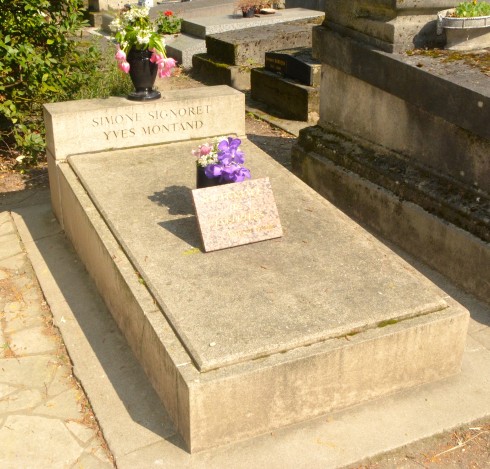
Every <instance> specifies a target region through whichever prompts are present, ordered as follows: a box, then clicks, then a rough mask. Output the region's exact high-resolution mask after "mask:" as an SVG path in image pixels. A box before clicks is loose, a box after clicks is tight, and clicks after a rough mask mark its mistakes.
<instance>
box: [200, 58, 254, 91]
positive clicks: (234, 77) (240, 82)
mask: <svg viewBox="0 0 490 469" xmlns="http://www.w3.org/2000/svg"><path fill="white" fill-rule="evenodd" d="M192 72H193V73H195V74H196V75H197V76H199V77H200V79H201V80H202V81H203V82H205V83H207V84H211V85H228V86H231V87H232V88H235V89H236V90H240V91H245V90H248V89H250V71H249V70H248V69H245V68H244V67H239V66H237V65H228V64H224V63H221V62H217V61H215V60H213V58H212V57H210V56H209V55H208V54H196V55H194V56H193V57H192Z"/></svg>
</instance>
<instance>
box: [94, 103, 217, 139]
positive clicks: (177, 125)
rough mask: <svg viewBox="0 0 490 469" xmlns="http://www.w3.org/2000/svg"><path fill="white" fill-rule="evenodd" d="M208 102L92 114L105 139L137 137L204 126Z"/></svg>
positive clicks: (95, 124) (208, 110)
mask: <svg viewBox="0 0 490 469" xmlns="http://www.w3.org/2000/svg"><path fill="white" fill-rule="evenodd" d="M210 112H211V106H210V105H209V104H205V105H200V106H187V107H180V108H168V109H154V110H151V111H146V112H133V113H123V114H115V115H110V116H98V117H93V118H92V120H91V123H90V124H91V127H92V128H94V129H96V130H99V131H100V132H101V133H102V136H103V137H102V138H103V139H104V140H123V139H131V138H133V137H137V136H141V135H142V136H150V135H158V134H163V133H172V132H184V131H187V130H198V129H201V128H202V127H203V126H204V125H205V118H206V115H207V114H209V113H210Z"/></svg>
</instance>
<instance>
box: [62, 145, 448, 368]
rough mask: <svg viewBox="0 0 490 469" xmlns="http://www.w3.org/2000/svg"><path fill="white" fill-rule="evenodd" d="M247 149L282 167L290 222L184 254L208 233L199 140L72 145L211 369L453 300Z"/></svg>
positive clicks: (258, 171) (282, 195)
mask: <svg viewBox="0 0 490 469" xmlns="http://www.w3.org/2000/svg"><path fill="white" fill-rule="evenodd" d="M243 150H244V151H245V154H246V161H247V166H248V167H249V168H250V169H251V172H252V174H253V177H270V180H271V184H272V185H273V187H274V188H275V189H274V195H275V198H276V203H277V205H278V210H279V215H280V217H281V220H282V224H283V227H284V232H285V234H284V236H283V237H282V238H279V239H277V240H275V241H268V242H263V243H258V244H254V245H247V246H241V247H237V248H234V249H231V250H227V251H217V252H214V253H208V254H205V255H204V254H202V255H194V256H185V255H183V254H184V252H186V251H187V250H189V249H195V248H199V247H200V245H201V243H200V235H199V228H198V226H197V220H196V218H195V216H194V209H193V206H192V200H191V193H190V190H191V188H193V187H194V184H193V181H194V157H193V155H192V154H191V146H189V145H187V146H186V145H183V146H182V147H181V148H180V151H178V150H177V149H176V148H175V146H174V147H173V148H172V147H170V148H169V147H162V148H158V149H156V148H153V149H148V150H142V149H140V150H139V151H138V156H137V160H136V159H135V158H136V155H135V154H134V151H131V150H123V151H114V152H111V153H110V154H106V153H104V154H100V155H94V154H90V155H87V156H83V155H78V156H74V157H70V158H71V159H70V164H71V166H72V167H73V168H74V170H75V172H76V174H77V176H78V177H79V178H80V180H81V181H82V183H83V185H84V186H85V188H86V189H87V191H88V193H89V195H90V197H91V198H92V200H93V201H94V202H95V204H96V206H97V207H98V209H99V210H100V212H101V213H102V214H103V215H104V218H105V220H106V221H107V223H108V224H109V226H110V227H111V230H112V231H113V233H115V235H116V238H117V239H118V241H119V242H120V243H121V245H122V246H124V248H125V250H126V252H127V253H128V255H129V257H130V259H131V260H132V262H133V264H134V265H135V267H136V268H137V270H138V272H139V274H140V275H141V277H142V278H143V279H144V281H145V283H146V284H147V285H148V287H149V288H150V290H151V291H152V294H153V295H154V297H155V298H156V299H157V300H158V301H159V302H160V304H161V305H165V306H164V307H163V309H164V311H165V314H166V315H167V317H169V319H170V321H171V324H172V326H173V327H174V328H175V330H176V331H177V333H178V335H179V337H180V339H181V340H182V341H183V342H184V344H185V348H186V349H187V350H189V351H190V352H191V355H192V358H193V361H194V362H195V363H196V364H197V365H198V368H199V370H200V371H203V372H204V371H209V370H212V369H215V368H220V367H223V366H226V365H229V364H232V363H237V362H242V361H244V360H250V359H255V358H258V357H260V356H263V355H264V354H270V353H277V352H281V351H286V350H290V349H292V348H294V347H298V346H304V345H308V344H312V343H315V342H318V341H321V340H326V339H328V338H331V337H338V336H342V335H345V334H349V333H352V332H353V331H357V330H362V329H365V328H368V327H375V326H376V325H377V324H379V323H382V322H384V321H397V320H401V319H405V318H407V317H410V316H415V315H420V314H429V313H431V312H434V311H438V310H441V309H445V308H447V304H446V302H445V301H444V299H443V298H442V297H441V295H440V292H438V291H437V289H436V288H435V287H434V286H432V285H430V283H429V282H428V281H424V279H421V278H417V276H416V275H414V273H413V272H410V271H409V270H408V269H406V268H403V267H402V266H401V265H397V264H398V259H397V258H395V259H391V258H389V257H388V258H387V256H386V255H385V253H384V252H383V251H384V250H383V249H382V247H381V246H379V245H378V243H376V242H375V241H374V239H370V237H369V236H368V235H367V234H365V233H359V235H360V236H356V234H355V233H356V232H357V231H358V230H357V229H356V227H355V226H353V224H352V223H346V224H344V223H343V222H342V219H343V218H344V217H342V216H341V215H340V214H337V215H338V216H337V217H336V216H329V215H330V214H328V215H327V213H328V211H327V213H323V212H324V210H322V208H321V207H320V206H319V205H317V204H316V203H315V202H314V200H313V199H311V197H308V196H306V195H304V194H302V191H301V190H300V191H296V190H294V189H295V187H294V186H292V185H291V184H288V179H292V178H293V177H294V176H292V175H291V176H290V175H289V174H281V176H282V178H281V177H277V175H275V174H274V172H275V171H273V169H272V167H269V165H268V164H267V163H268V162H267V161H259V160H258V158H257V156H256V155H254V153H255V152H254V148H253V147H252V146H251V145H250V144H249V143H248V142H245V144H243ZM115 161H117V165H115ZM130 167H131V170H129V168H130ZM123 168H128V170H124V169H123ZM119 187H124V188H125V190H124V191H121V190H119V189H118V188H119ZM295 199H297V200H298V201H299V200H301V201H302V205H303V206H304V208H301V207H300V205H299V204H298V202H295ZM331 211H332V212H335V210H334V209H331ZM128 213H131V218H130V219H128ZM349 225H351V226H349ZM177 272H178V273H179V274H178V277H180V278H181V279H186V280H185V281H184V282H182V281H180V280H179V279H178V278H177V277H176V273H177ZM285 272H287V273H288V274H287V275H285V274H284V273H285ZM367 278H369V282H368V283H367V282H366V279H367ZM169 280H170V281H169ZM217 285H220V288H219V295H215V294H213V292H214V290H215V286H217ZM237 290H238V291H239V293H238V292H237ZM234 292H236V293H237V297H236V298H233V293H234ZM258 299H260V301H258ZM205 323H207V324H208V327H205V328H203V327H200V326H199V325H200V324H205ZM210 343H215V344H217V345H216V346H214V347H210V346H209V344H210Z"/></svg>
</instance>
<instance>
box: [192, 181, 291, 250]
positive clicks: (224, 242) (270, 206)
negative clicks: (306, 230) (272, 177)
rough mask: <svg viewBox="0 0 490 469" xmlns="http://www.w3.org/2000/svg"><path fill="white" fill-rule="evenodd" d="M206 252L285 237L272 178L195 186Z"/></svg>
mask: <svg viewBox="0 0 490 469" xmlns="http://www.w3.org/2000/svg"><path fill="white" fill-rule="evenodd" d="M192 197H193V199H194V206H195V208H196V214H197V220H198V222H199V229H200V230H201V236H202V241H203V245H204V250H205V251H206V252H209V251H216V250H218V249H224V248H230V247H233V246H239V245H241V244H249V243H255V242H257V241H264V240H266V239H272V238H279V237H281V236H282V227H281V222H280V220H279V214H278V212H277V207H276V202H275V200H274V195H273V193H272V187H271V183H270V181H269V178H261V179H253V180H252V181H244V182H240V183H234V184H225V185H222V186H215V187H208V188H205V189H194V190H193V191H192Z"/></svg>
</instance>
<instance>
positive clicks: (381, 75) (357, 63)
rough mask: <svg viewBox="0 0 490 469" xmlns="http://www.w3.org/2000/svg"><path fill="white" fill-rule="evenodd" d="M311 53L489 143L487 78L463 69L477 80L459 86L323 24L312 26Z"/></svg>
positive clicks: (414, 62)
mask: <svg viewBox="0 0 490 469" xmlns="http://www.w3.org/2000/svg"><path fill="white" fill-rule="evenodd" d="M313 49H314V51H315V53H316V55H317V56H318V60H320V61H321V62H322V63H324V64H328V65H330V66H332V67H334V68H336V69H338V70H340V71H342V72H344V73H346V74H349V75H351V76H353V77H355V78H358V79H361V80H363V81H365V82H367V83H369V84H371V85H373V86H375V87H377V88H379V89H381V90H383V91H385V92H387V93H390V94H392V95H394V96H396V97H398V98H401V99H403V100H405V101H407V102H409V103H410V104H411V105H414V106H417V107H419V108H421V109H423V110H425V111H426V112H429V113H430V114H433V115H434V116H438V117H440V118H442V119H444V120H446V121H448V122H450V123H452V124H455V125H457V126H459V127H461V128H463V129H466V130H468V131H470V132H473V133H474V134H476V135H478V136H480V137H482V138H484V139H487V140H490V126H489V125H488V122H490V86H489V84H490V77H488V76H485V75H484V74H483V73H481V72H479V71H474V70H473V71H472V70H471V69H468V70H467V74H469V75H468V76H472V74H473V75H476V74H478V76H477V78H478V79H474V80H471V81H470V80H468V76H466V77H465V78H466V83H465V84H464V85H463V84H462V83H461V82H460V80H459V79H458V76H455V75H452V76H447V77H443V76H437V75H435V74H433V73H430V72H428V71H427V70H425V69H424V67H422V68H421V67H418V66H417V62H418V61H417V60H416V59H415V60H414V59H413V58H410V57H408V56H405V55H402V54H389V53H386V52H383V51H380V50H377V49H375V48H373V47H370V46H368V45H365V44H362V43H360V42H357V41H355V40H353V39H351V38H348V37H345V36H341V35H339V34H336V33H334V32H333V31H330V30H328V29H327V28H325V27H323V26H317V27H315V28H313ZM478 83H480V84H478ZM449 96H450V97H451V99H448V97H449Z"/></svg>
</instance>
